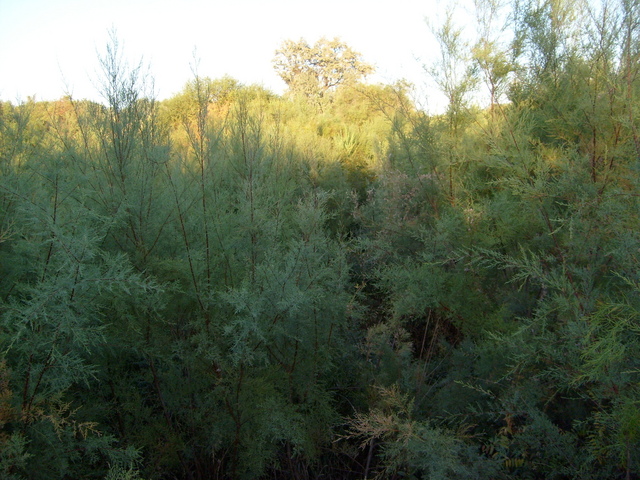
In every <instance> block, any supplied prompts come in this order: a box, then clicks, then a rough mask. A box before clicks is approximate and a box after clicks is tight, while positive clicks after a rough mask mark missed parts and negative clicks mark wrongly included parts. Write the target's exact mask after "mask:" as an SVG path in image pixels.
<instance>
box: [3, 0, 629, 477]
mask: <svg viewBox="0 0 640 480" xmlns="http://www.w3.org/2000/svg"><path fill="white" fill-rule="evenodd" d="M575 7H576V6H575V5H573V4H571V3H570V2H569V3H567V2H524V3H522V2H517V3H515V4H513V5H506V4H505V5H502V4H499V3H497V2H492V1H487V2H476V8H477V12H476V13H477V19H478V38H477V39H476V40H475V41H471V40H470V39H466V38H465V37H464V35H463V34H464V33H466V32H463V31H461V30H459V29H457V28H456V27H455V25H454V24H453V12H452V11H451V12H450V14H449V15H448V17H447V20H446V21H445V23H444V25H443V26H441V27H439V28H434V29H433V30H434V33H435V34H436V37H437V38H438V40H439V41H440V47H441V50H442V51H441V57H440V63H439V66H440V68H438V69H437V70H435V71H434V70H433V69H432V71H431V73H432V74H434V75H435V79H436V80H437V81H438V83H439V85H440V87H441V88H442V90H443V91H444V92H445V93H446V94H447V95H448V99H449V109H448V111H447V112H446V114H445V115H440V116H438V115H436V116H431V115H428V114H427V113H425V112H423V111H421V110H420V109H419V108H417V106H416V105H415V104H414V102H413V101H412V99H411V87H410V86H409V85H407V84H405V83H402V82H400V83H398V84H396V85H363V84H360V83H358V80H359V79H360V78H361V77H362V76H363V75H365V74H366V73H368V72H369V71H370V67H368V66H367V65H365V64H363V63H362V61H361V59H360V58H359V55H358V54H355V53H354V52H352V51H351V50H350V49H349V48H348V47H346V46H345V45H343V44H342V43H340V42H338V41H334V42H328V41H324V40H323V41H320V42H319V43H318V44H317V45H315V46H314V47H311V46H309V45H307V44H306V43H304V42H300V43H294V42H289V43H287V44H285V45H284V46H283V48H282V49H281V51H280V52H279V54H278V55H279V56H278V57H277V59H276V64H277V65H278V68H279V69H280V70H279V71H280V73H281V74H282V75H283V76H284V77H286V78H285V80H287V79H288V85H289V87H290V90H291V91H292V92H294V93H302V95H287V96H285V97H283V98H281V97H279V96H277V95H274V94H273V93H271V92H268V91H266V90H264V89H262V88H261V87H257V86H245V85H241V84H240V83H239V82H237V81H235V80H233V79H231V78H228V77H225V78H222V79H217V80H212V79H209V78H206V77H201V76H199V75H198V73H197V72H194V73H195V78H194V79H193V80H192V81H190V82H189V83H188V84H187V85H186V86H185V88H184V90H183V91H182V92H181V93H180V94H178V95H176V96H175V97H174V98H172V99H169V100H166V101H163V102H156V101H155V100H154V99H153V96H152V92H151V91H150V89H149V88H148V87H149V85H150V82H149V81H148V77H147V76H146V75H145V72H144V69H143V66H142V64H136V65H134V66H133V67H130V66H129V65H128V64H127V62H126V61H125V59H124V57H123V55H122V51H121V49H120V48H119V45H118V42H117V39H115V38H112V43H111V44H110V45H109V46H108V47H107V50H106V54H105V56H104V57H102V58H101V59H100V66H101V68H102V75H103V78H102V80H99V81H98V84H99V85H100V88H101V92H102V93H103V96H104V104H99V103H94V102H89V101H78V100H76V99H73V98H70V97H66V98H63V99H61V100H59V101H56V102H35V101H32V100H29V101H27V102H25V103H23V104H19V105H12V104H10V103H2V104H0V476H2V477H3V478H9V479H20V480H22V479H27V478H28V479H39V478H100V479H105V478H106V479H111V480H115V479H139V478H148V479H160V478H191V479H205V478H215V479H222V478H246V479H258V478H320V477H322V476H330V477H332V478H333V477H336V478H338V477H340V478H363V477H364V478H371V477H374V476H377V477H378V478H391V477H400V476H405V477H409V478H461V477H464V478H489V477H491V478H501V479H502V478H504V479H507V478H594V479H599V478H602V479H605V478H607V479H609V478H634V476H637V474H638V465H639V464H640V463H639V462H640V458H638V453H637V452H638V451H640V417H639V415H638V406H639V401H640V400H639V398H640V397H639V392H638V388H637V384H638V378H637V375H638V372H639V366H638V361H637V359H638V358H639V357H640V351H639V345H640V343H639V342H638V334H639V333H640V328H639V327H638V312H639V308H640V303H639V302H640V299H639V292H640V287H639V281H640V280H639V278H638V255H637V253H638V251H639V249H640V236H639V235H638V232H640V225H639V223H638V215H637V212H638V210H639V207H640V205H639V204H638V199H639V197H638V195H637V189H638V145H640V143H639V142H638V138H639V137H638V134H637V130H638V128H639V127H638V109H637V106H636V103H637V102H635V99H636V97H637V94H638V78H640V77H638V76H637V75H636V74H637V61H636V60H637V57H638V51H639V50H638V35H637V33H638V32H637V22H635V20H634V19H635V17H636V16H637V15H635V13H637V12H636V10H637V8H636V7H637V5H635V3H633V2H631V3H629V2H627V1H621V2H619V3H616V4H615V5H612V7H611V10H609V9H607V8H602V9H600V10H598V9H592V10H591V9H590V10H589V13H590V16H583V15H580V13H581V12H580V11H579V10H578V9H576V8H575ZM503 9H504V10H503ZM507 10H509V11H508V12H507ZM614 11H615V13H616V15H613V14H612V12H614ZM504 18H509V19H510V21H512V23H510V24H507V23H504V22H503V23H504V25H500V24H501V20H502V19H504ZM497 25H500V26H499V27H497ZM498 28H500V29H501V28H507V29H508V32H507V33H508V35H507V37H509V36H511V37H512V38H511V39H512V40H513V41H512V44H511V46H510V47H508V46H507V45H508V44H507V40H506V39H503V38H502V37H501V36H500V35H498V33H501V32H502V30H500V31H497V30H496V29H498ZM467 40H469V41H468V42H467ZM472 46H473V47H472ZM480 76H481V77H482V78H483V79H484V83H485V87H486V88H487V89H488V90H487V91H488V94H489V96H490V103H489V104H488V108H486V109H482V108H479V107H475V106H474V105H473V100H474V98H478V97H476V96H474V95H476V94H477V93H478V92H477V91H476V87H477V82H476V80H478V79H479V78H480ZM319 106H320V107H321V108H318V107H319Z"/></svg>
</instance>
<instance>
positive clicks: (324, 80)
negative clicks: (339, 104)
mask: <svg viewBox="0 0 640 480" xmlns="http://www.w3.org/2000/svg"><path fill="white" fill-rule="evenodd" d="M273 64H274V68H275V69H276V72H277V73H278V75H279V76H280V78H282V80H284V82H285V83H286V84H287V86H288V87H289V90H290V91H291V92H292V93H294V94H299V95H303V96H306V97H319V98H322V97H324V96H325V95H326V94H327V93H328V92H330V91H333V90H335V89H336V88H337V87H339V86H341V85H350V84H353V83H355V82H357V81H359V80H360V79H361V78H363V77H364V76H366V75H367V74H369V73H372V72H373V67H372V66H371V65H369V64H367V63H365V62H364V61H363V60H362V58H361V55H360V54H359V53H358V52H356V51H354V50H353V49H351V47H349V46H348V45H346V44H345V43H343V42H342V41H340V40H339V39H338V38H334V39H333V40H328V39H326V38H321V39H320V40H318V41H317V42H316V43H315V44H314V45H313V46H311V45H309V43H308V42H307V41H306V40H304V39H300V40H299V41H297V42H294V41H292V40H287V41H285V42H284V43H283V44H282V45H281V46H280V48H279V49H278V50H276V55H275V58H274V59H273Z"/></svg>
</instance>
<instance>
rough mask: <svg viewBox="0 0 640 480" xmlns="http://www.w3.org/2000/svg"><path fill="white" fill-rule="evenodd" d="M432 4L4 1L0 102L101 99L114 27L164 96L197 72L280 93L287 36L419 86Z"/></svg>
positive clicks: (390, 0)
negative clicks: (336, 49)
mask: <svg viewBox="0 0 640 480" xmlns="http://www.w3.org/2000/svg"><path fill="white" fill-rule="evenodd" d="M434 5H435V2H432V1H429V0H426V1H425V0H324V1H318V0H314V1H310V0H309V1H307V0H229V1H226V2H222V1H220V0H208V1H204V0H181V1H175V0H174V1H170V0H155V1H152V0H0V98H1V99H3V100H10V101H16V100H18V101H20V100H25V99H26V97H27V96H30V95H35V96H36V98H37V99H41V100H49V99H56V98H59V97H60V96H62V95H63V94H64V93H65V88H66V87H65V82H66V84H67V86H68V88H69V89H70V90H71V93H72V94H73V95H74V97H76V98H94V99H95V98H98V96H97V93H96V88H95V86H94V85H92V81H93V82H94V83H95V79H96V76H97V70H98V63H97V56H98V54H99V53H103V52H104V50H105V45H106V43H107V39H108V32H109V29H110V28H112V27H114V28H115V29H116V30H117V32H118V37H119V39H120V40H121V42H122V45H123V47H124V52H125V55H126V57H127V58H128V59H129V60H130V61H131V62H136V61H137V60H139V59H140V58H141V57H143V59H144V61H145V62H146V63H147V64H149V66H150V71H151V74H152V75H153V77H154V78H155V85H156V94H157V97H158V98H161V99H162V98H167V97H170V96H171V95H173V94H175V93H177V92H178V91H180V90H181V89H182V87H183V86H184V84H185V83H186V82H187V81H188V80H189V79H190V78H192V74H191V67H190V64H191V63H192V62H193V52H194V48H195V49H197V57H198V58H199V59H200V64H199V73H200V75H202V76H209V77H212V78H218V77H221V76H223V75H225V74H228V75H230V76H232V77H234V78H236V79H238V80H239V81H240V82H242V83H245V84H251V83H257V84H261V85H263V86H265V87H266V88H269V89H271V90H273V91H275V92H277V93H281V92H282V91H283V90H284V84H283V83H282V81H281V80H280V79H279V78H278V77H277V75H276V74H275V72H274V70H273V68H272V64H271V61H272V59H273V56H274V51H275V50H276V48H278V46H279V45H280V44H281V43H282V41H284V40H286V39H293V40H297V39H299V38H301V37H304V38H305V39H306V40H308V41H309V42H315V41H316V40H317V39H318V38H320V37H321V36H326V37H329V38H332V37H334V36H338V37H340V38H341V39H342V40H343V41H345V42H346V43H347V44H348V45H350V46H351V47H352V48H354V49H355V50H357V51H359V52H360V53H361V54H362V55H363V57H364V59H365V61H367V62H369V63H372V64H374V65H375V66H376V67H377V74H376V75H375V76H373V77H371V78H370V81H372V82H383V83H390V82H393V81H394V80H396V79H399V78H407V79H408V80H410V81H412V82H414V83H417V84H422V83H424V82H425V81H426V80H427V78H426V74H425V73H424V71H423V69H422V66H421V62H420V61H419V60H417V58H422V59H423V60H424V59H427V58H429V55H433V53H434V50H435V47H434V42H433V39H432V38H431V35H430V33H429V30H428V28H427V25H426V23H425V17H427V16H433V15H435V14H436V12H435V9H436V7H435V6H434Z"/></svg>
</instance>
